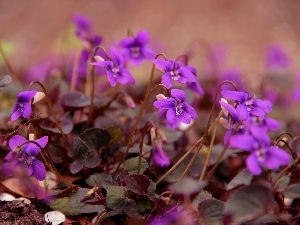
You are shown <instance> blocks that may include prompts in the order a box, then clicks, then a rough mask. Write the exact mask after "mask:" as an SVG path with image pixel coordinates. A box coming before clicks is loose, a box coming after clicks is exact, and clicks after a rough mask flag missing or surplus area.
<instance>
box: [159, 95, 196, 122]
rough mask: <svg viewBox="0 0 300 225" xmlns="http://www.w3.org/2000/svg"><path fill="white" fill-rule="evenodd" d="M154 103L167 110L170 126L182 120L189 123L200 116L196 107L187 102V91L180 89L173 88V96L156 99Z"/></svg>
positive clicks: (162, 109)
mask: <svg viewBox="0 0 300 225" xmlns="http://www.w3.org/2000/svg"><path fill="white" fill-rule="evenodd" d="M153 105H154V106H155V107H156V108H158V109H159V110H160V112H166V116H167V121H168V124H169V125H170V126H177V125H178V124H179V123H180V122H182V123H185V124H189V123H190V122H191V120H192V119H196V118H198V115H197V112H196V111H195V109H194V108H193V107H192V106H191V105H189V104H188V103H186V102H185V93H184V91H182V90H179V89H173V90H171V97H170V98H165V99H159V100H156V101H155V102H154V103H153Z"/></svg>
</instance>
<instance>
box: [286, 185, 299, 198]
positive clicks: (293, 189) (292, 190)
mask: <svg viewBox="0 0 300 225" xmlns="http://www.w3.org/2000/svg"><path fill="white" fill-rule="evenodd" d="M284 197H285V198H292V199H294V198H300V183H297V184H292V185H290V186H288V187H287V189H286V190H285V192H284Z"/></svg>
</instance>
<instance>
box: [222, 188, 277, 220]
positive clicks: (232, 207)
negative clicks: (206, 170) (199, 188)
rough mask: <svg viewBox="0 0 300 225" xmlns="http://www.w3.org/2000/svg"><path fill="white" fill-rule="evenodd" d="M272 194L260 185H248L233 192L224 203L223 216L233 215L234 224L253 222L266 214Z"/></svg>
mask: <svg viewBox="0 0 300 225" xmlns="http://www.w3.org/2000/svg"><path fill="white" fill-rule="evenodd" d="M272 200H273V198H272V193H271V191H270V189H269V188H267V187H265V186H262V185H250V186H247V187H245V188H242V189H240V190H238V191H237V192H235V193H234V194H233V195H232V196H231V198H230V199H229V200H228V201H227V202H226V203H225V214H231V215H233V218H234V222H238V223H242V222H247V221H250V220H253V219H254V218H257V217H259V216H262V215H264V214H266V213H267V211H268V208H269V204H271V203H272Z"/></svg>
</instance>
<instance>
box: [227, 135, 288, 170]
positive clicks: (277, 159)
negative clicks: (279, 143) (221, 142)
mask: <svg viewBox="0 0 300 225" xmlns="http://www.w3.org/2000/svg"><path fill="white" fill-rule="evenodd" d="M230 146H231V147H236V148H240V149H243V150H246V151H248V152H249V153H250V155H249V156H248V158H247V160H246V165H247V168H248V170H249V171H250V172H251V173H252V174H253V175H259V174H261V173H262V168H264V167H266V168H269V169H271V170H277V169H279V167H280V166H284V165H288V164H289V163H290V161H291V157H290V155H289V154H288V153H287V152H286V151H284V150H283V149H281V148H279V147H276V146H270V144H269V142H266V141H263V140H260V139H258V138H255V137H253V136H251V135H249V134H245V135H236V136H233V137H231V139H230Z"/></svg>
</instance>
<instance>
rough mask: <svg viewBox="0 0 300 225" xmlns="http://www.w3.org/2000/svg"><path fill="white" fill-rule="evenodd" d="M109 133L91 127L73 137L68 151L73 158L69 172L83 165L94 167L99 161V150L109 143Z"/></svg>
mask: <svg viewBox="0 0 300 225" xmlns="http://www.w3.org/2000/svg"><path fill="white" fill-rule="evenodd" d="M109 140H110V138H109V134H108V132H107V131H106V130H102V129H99V128H91V129H88V130H85V131H84V132H83V133H81V134H80V135H79V137H75V138H74V139H73V140H72V142H71V146H70V149H69V152H68V155H69V156H70V157H72V158H73V159H74V162H73V163H72V164H71V165H70V171H71V173H77V172H78V171H80V170H81V169H82V168H83V166H86V167H87V168H95V167H96V166H98V165H99V164H100V162H101V159H100V156H99V151H100V150H101V148H103V147H105V146H106V145H107V144H108V143H109Z"/></svg>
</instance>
